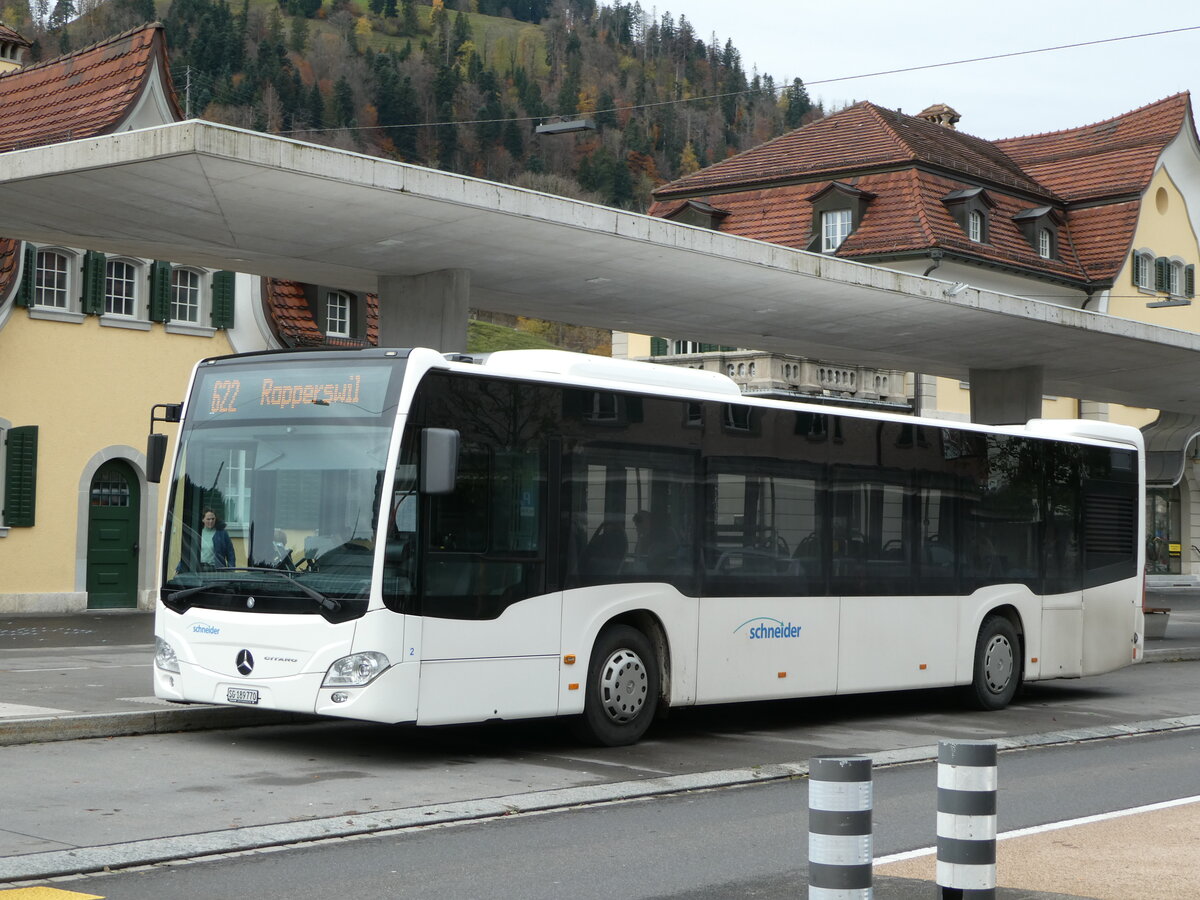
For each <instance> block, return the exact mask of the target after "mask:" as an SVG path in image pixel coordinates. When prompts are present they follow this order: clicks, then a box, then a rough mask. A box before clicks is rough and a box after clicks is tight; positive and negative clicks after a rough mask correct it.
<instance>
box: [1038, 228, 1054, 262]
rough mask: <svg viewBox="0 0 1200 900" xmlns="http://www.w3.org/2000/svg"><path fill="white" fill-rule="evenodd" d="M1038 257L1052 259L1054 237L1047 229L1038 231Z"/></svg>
mask: <svg viewBox="0 0 1200 900" xmlns="http://www.w3.org/2000/svg"><path fill="white" fill-rule="evenodd" d="M1038 256H1040V257H1041V258H1042V259H1053V258H1054V235H1053V234H1052V233H1051V232H1050V229H1049V228H1039V229H1038Z"/></svg>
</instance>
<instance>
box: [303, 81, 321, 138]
mask: <svg viewBox="0 0 1200 900" xmlns="http://www.w3.org/2000/svg"><path fill="white" fill-rule="evenodd" d="M304 106H305V113H306V114H307V116H308V127H309V128H312V129H315V130H317V131H319V130H321V129H322V128H324V127H325V98H324V97H323V96H321V86H320V85H319V84H317V83H316V82H315V81H314V82H313V83H312V87H311V88H309V89H308V97H307V102H306V103H305V104H304Z"/></svg>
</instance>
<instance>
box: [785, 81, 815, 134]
mask: <svg viewBox="0 0 1200 900" xmlns="http://www.w3.org/2000/svg"><path fill="white" fill-rule="evenodd" d="M786 97H787V99H786V103H785V106H784V110H783V124H784V126H785V127H787V128H789V129H792V128H799V127H800V126H801V125H802V124H803V119H804V116H805V114H806V113H808V112H809V111H810V110H812V101H810V100H809V99H808V90H807V89H806V88H805V87H804V82H803V81H801V80H800V79H799V78H797V79H795V80H793V81H792V85H791V87H789V88H788V89H787V91H786Z"/></svg>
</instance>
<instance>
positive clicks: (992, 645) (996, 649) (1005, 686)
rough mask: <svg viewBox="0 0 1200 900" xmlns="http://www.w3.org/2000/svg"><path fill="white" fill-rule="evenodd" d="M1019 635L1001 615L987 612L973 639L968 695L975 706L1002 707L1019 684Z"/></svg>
mask: <svg viewBox="0 0 1200 900" xmlns="http://www.w3.org/2000/svg"><path fill="white" fill-rule="evenodd" d="M1023 660H1024V655H1023V651H1022V650H1021V639H1020V637H1019V636H1018V635H1017V629H1016V628H1014V627H1013V623H1012V622H1010V621H1009V620H1008V619H1006V618H1005V617H1004V616H988V617H987V618H986V619H984V620H983V624H982V625H981V626H979V637H978V638H977V639H976V641H975V674H974V677H973V678H972V681H971V689H970V699H971V701H972V704H973V705H974V706H976V707H977V708H979V709H989V710H992V709H1004V708H1005V707H1006V706H1008V704H1009V703H1011V702H1012V699H1013V697H1015V696H1016V694H1017V689H1018V688H1019V687H1020V686H1021V678H1022V673H1023V666H1022V662H1023Z"/></svg>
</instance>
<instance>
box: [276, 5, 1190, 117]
mask: <svg viewBox="0 0 1200 900" xmlns="http://www.w3.org/2000/svg"><path fill="white" fill-rule="evenodd" d="M1188 31H1200V25H1184V26H1180V27H1179V28H1166V29H1162V30H1160V31H1146V32H1141V33H1139V34H1125V35H1120V36H1118V37H1110V38H1096V39H1094V40H1090V41H1076V42H1073V43H1070V44H1056V45H1054V46H1052V47H1037V48H1034V49H1032V50H1013V51H1010V52H1008V53H992V54H989V55H986V56H972V57H968V58H966V59H954V60H948V61H945V62H938V63H925V64H923V65H919V66H903V67H901V68H897V69H881V70H879V71H877V72H864V73H860V74H857V75H839V76H836V77H833V78H821V79H817V80H816V81H807V82H803V84H804V87H805V88H808V87H812V86H815V85H823V84H836V83H838V82H842V81H857V80H859V79H861V78H878V77H881V76H883V75H902V74H905V73H908V72H921V71H925V70H929V69H944V68H948V67H950V66H964V65H969V64H972V63H981V62H991V61H993V60H997V59H1012V58H1013V57H1018V56H1031V55H1033V54H1037V53H1053V52H1057V51H1060V50H1074V49H1078V48H1080V47H1094V46H1098V45H1101V44H1112V43H1117V42H1119V41H1134V40H1141V39H1143V38H1152V37H1162V36H1164V35H1168V34H1181V33H1183V32H1188ZM791 87H792V86H791V85H777V86H776V87H775V88H773V89H772V93H781V92H783V91H787V90H791ZM761 93H765V90H764V89H763V88H757V89H756V88H747V89H746V90H739V91H726V92H724V93H719V94H705V95H703V96H700V97H681V98H677V99H674V100H658V101H655V102H653V103H639V104H632V105H628V106H614V107H610V108H608V109H598V110H592V111H591V112H588V113H587V114H586V115H589V116H595V115H601V114H605V113H622V112H638V111H642V110H648V109H657V108H659V107H663V106H675V105H679V104H684V103H703V102H709V101H713V100H723V99H725V98H727V97H742V96H747V95H751V94H761ZM578 115H581V114H580V113H578V112H572V113H550V114H548V115H545V116H509V117H506V118H498V119H462V120H459V119H451V120H445V121H438V122H414V123H404V124H400V125H347V126H340V127H335V128H297V129H293V130H291V131H280V132H278V133H279V134H299V133H304V134H318V133H321V132H328V131H377V130H381V129H396V128H437V127H444V126H447V125H496V124H507V123H509V122H517V123H520V122H540V121H543V120H545V119H555V118H558V119H562V118H573V117H575V116H578Z"/></svg>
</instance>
